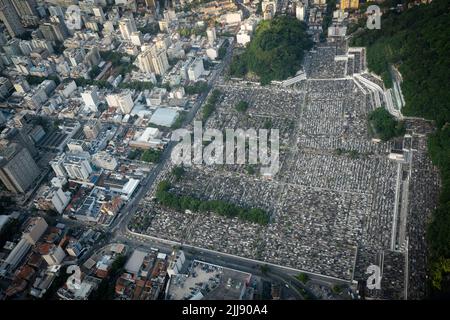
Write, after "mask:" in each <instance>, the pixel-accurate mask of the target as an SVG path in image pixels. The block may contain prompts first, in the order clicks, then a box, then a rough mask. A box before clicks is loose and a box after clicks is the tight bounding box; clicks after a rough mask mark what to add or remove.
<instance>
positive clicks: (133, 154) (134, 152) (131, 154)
mask: <svg viewBox="0 0 450 320" xmlns="http://www.w3.org/2000/svg"><path fill="white" fill-rule="evenodd" d="M138 156H139V150H137V149H133V150H131V151H130V152H129V153H128V156H127V158H128V159H130V160H136V159H137V157H138Z"/></svg>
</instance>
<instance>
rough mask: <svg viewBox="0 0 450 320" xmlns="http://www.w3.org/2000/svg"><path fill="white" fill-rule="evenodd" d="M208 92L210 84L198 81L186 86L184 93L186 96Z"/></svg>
mask: <svg viewBox="0 0 450 320" xmlns="http://www.w3.org/2000/svg"><path fill="white" fill-rule="evenodd" d="M207 90H208V83H207V82H206V81H197V82H196V83H194V84H193V85H186V86H185V87H184V91H185V92H186V94H199V93H203V92H206V91H207Z"/></svg>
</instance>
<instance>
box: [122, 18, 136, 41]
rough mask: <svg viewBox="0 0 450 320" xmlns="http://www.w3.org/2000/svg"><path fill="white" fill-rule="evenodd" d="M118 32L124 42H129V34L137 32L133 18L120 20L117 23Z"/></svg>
mask: <svg viewBox="0 0 450 320" xmlns="http://www.w3.org/2000/svg"><path fill="white" fill-rule="evenodd" d="M119 30H120V34H121V35H122V38H123V39H124V40H130V39H131V34H132V33H133V32H136V31H137V28H136V23H135V22H134V19H133V17H126V18H122V19H121V20H120V21H119Z"/></svg>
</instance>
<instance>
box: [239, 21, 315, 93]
mask: <svg viewBox="0 0 450 320" xmlns="http://www.w3.org/2000/svg"><path fill="white" fill-rule="evenodd" d="M306 30H307V27H306V24H304V23H303V22H301V21H299V20H297V19H295V18H293V17H290V16H278V17H276V18H274V19H272V20H265V21H262V22H261V23H260V24H259V25H258V27H257V28H256V32H255V36H254V38H253V39H252V41H251V42H250V43H249V45H248V47H247V49H246V51H245V52H244V53H243V54H241V55H239V56H236V57H234V58H233V60H232V64H231V66H230V73H231V75H232V76H238V77H242V76H244V75H245V74H246V73H247V72H249V71H251V72H253V73H255V74H256V75H258V76H259V78H260V81H261V84H268V83H270V81H272V80H284V79H286V78H288V77H291V76H294V75H295V73H296V72H297V71H298V70H299V69H300V67H301V63H302V60H303V56H304V51H305V50H309V49H310V48H311V47H312V41H311V39H310V38H309V36H308V35H307V33H306Z"/></svg>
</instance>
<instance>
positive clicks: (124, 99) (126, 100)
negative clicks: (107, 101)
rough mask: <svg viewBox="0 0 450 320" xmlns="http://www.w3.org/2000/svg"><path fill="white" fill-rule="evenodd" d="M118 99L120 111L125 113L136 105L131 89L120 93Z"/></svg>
mask: <svg viewBox="0 0 450 320" xmlns="http://www.w3.org/2000/svg"><path fill="white" fill-rule="evenodd" d="M118 101H119V107H120V111H122V113H123V114H128V113H130V112H131V110H132V109H133V107H134V103H133V98H132V97H131V92H129V91H126V92H122V93H120V94H118Z"/></svg>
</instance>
